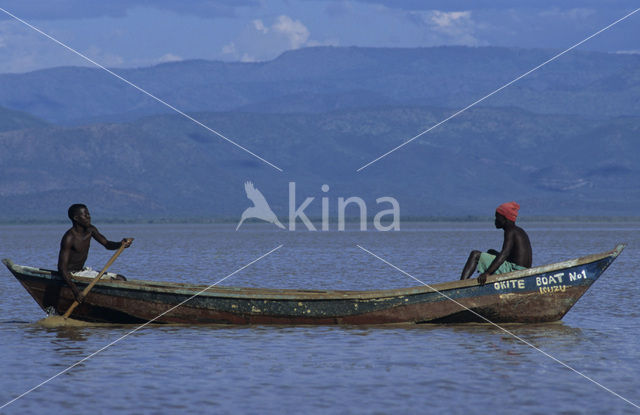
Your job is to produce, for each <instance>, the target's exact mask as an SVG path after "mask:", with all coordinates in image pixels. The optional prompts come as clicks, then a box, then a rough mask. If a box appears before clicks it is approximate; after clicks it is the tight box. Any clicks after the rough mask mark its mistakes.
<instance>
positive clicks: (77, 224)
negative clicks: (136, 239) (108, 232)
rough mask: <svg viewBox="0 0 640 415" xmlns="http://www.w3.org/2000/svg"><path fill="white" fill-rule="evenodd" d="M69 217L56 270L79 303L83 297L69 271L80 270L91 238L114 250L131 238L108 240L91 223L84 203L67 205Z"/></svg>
mask: <svg viewBox="0 0 640 415" xmlns="http://www.w3.org/2000/svg"><path fill="white" fill-rule="evenodd" d="M68 214H69V219H71V222H72V223H73V226H72V227H71V229H69V230H68V231H67V232H65V234H64V236H62V241H60V255H59V256H58V272H59V273H60V275H62V277H63V278H64V279H65V281H66V282H67V284H69V287H70V288H71V291H73V296H74V297H75V299H76V301H77V302H79V303H81V302H82V300H83V299H84V297H83V296H82V293H81V292H80V290H78V287H76V285H75V284H74V283H73V280H72V279H71V273H72V272H76V271H81V270H82V269H83V268H84V263H85V261H86V260H87V256H88V255H89V245H90V243H91V238H93V239H95V240H96V241H98V242H99V243H100V244H101V245H102V246H104V247H105V248H107V249H109V250H116V249H118V248H120V247H121V246H122V245H123V244H124V246H125V248H128V247H129V246H131V242H132V241H133V239H131V238H125V239H123V240H122V241H120V242H112V241H108V240H107V238H105V237H104V236H103V235H102V234H101V233H100V232H98V229H97V228H96V227H95V226H93V225H92V224H91V215H90V214H89V209H87V207H86V206H85V205H81V204H75V205H71V207H69V212H68Z"/></svg>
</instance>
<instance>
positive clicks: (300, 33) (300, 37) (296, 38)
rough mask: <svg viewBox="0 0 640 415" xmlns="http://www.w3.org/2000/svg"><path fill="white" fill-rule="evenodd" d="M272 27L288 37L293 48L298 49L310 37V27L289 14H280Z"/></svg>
mask: <svg viewBox="0 0 640 415" xmlns="http://www.w3.org/2000/svg"><path fill="white" fill-rule="evenodd" d="M272 29H273V30H274V31H275V32H276V33H279V34H281V35H283V36H285V37H287V38H288V39H289V43H290V45H291V48H292V49H298V48H299V47H301V46H303V45H304V44H305V42H306V41H307V39H309V29H307V27H306V26H305V25H303V24H302V22H301V21H300V20H293V19H291V18H290V17H288V16H279V17H278V20H277V21H276V23H275V24H274V25H273V26H272Z"/></svg>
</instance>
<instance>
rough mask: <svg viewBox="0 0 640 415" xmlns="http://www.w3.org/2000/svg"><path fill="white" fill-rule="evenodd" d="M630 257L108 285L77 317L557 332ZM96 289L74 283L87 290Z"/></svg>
mask: <svg viewBox="0 0 640 415" xmlns="http://www.w3.org/2000/svg"><path fill="white" fill-rule="evenodd" d="M622 249H623V246H622V245H619V246H618V247H616V249H614V250H612V251H609V252H606V253H603V254H598V255H591V256H588V257H584V258H580V259H575V260H571V261H566V262H563V263H558V264H552V265H547V266H543V267H537V268H532V269H527V270H523V271H516V272H513V273H509V274H503V275H497V276H496V275H494V276H490V277H489V279H488V280H487V283H486V284H484V285H479V284H478V283H477V281H476V280H475V279H473V280H465V281H455V282H450V283H444V284H435V285H433V286H421V287H412V288H406V289H396V290H381V291H314V290H273V289H257V288H240V287H213V288H210V289H208V290H206V291H204V292H201V293H200V294H198V293H199V292H200V291H202V290H203V289H204V288H206V287H205V286H199V285H191V284H176V283H159V282H151V281H136V280H132V281H100V282H98V284H96V286H95V287H94V288H93V289H92V290H91V292H90V293H89V294H88V295H87V298H86V299H85V301H84V302H83V303H82V304H80V305H79V306H78V307H77V308H76V309H75V310H74V311H73V313H72V315H71V317H72V318H75V319H79V320H84V321H92V322H107V323H125V324H130V323H131V324H135V323H145V322H147V321H150V320H154V323H178V324H285V325H290V324H323V325H329V324H398V323H411V324H419V323H465V322H483V321H491V322H494V323H540V322H550V321H557V320H560V319H561V318H562V317H563V316H564V315H565V314H566V313H567V312H568V311H569V309H571V307H572V306H573V305H574V304H575V302H576V301H577V300H578V299H579V298H580V297H581V296H582V295H583V294H584V293H585V292H586V291H587V289H588V288H589V287H590V286H591V285H592V284H593V283H594V282H595V281H596V280H597V279H598V278H599V277H600V275H601V274H602V272H604V270H605V269H606V268H607V267H608V266H609V265H610V264H611V263H612V262H613V260H614V259H615V258H616V257H617V256H618V255H619V253H620V252H621V251H622ZM3 262H4V263H5V265H6V266H7V267H8V268H9V270H10V271H11V272H12V273H13V275H14V276H15V277H16V278H17V279H18V281H20V283H21V284H22V285H23V287H24V288H25V289H26V290H27V291H28V292H29V294H31V296H32V297H33V298H34V299H35V300H36V302H37V303H38V304H39V305H40V307H42V309H43V310H45V311H46V310H51V309H54V310H55V311H56V312H57V313H58V314H63V313H64V312H65V311H66V310H67V308H68V307H69V306H70V305H71V303H72V302H73V295H72V292H71V290H70V289H69V287H68V286H67V285H66V283H65V282H64V280H63V279H62V278H61V277H60V276H59V275H57V273H56V272H54V271H49V270H43V269H39V268H31V267H24V266H20V265H15V264H13V262H11V261H10V260H3ZM89 282H90V280H89V279H83V278H76V284H77V285H78V287H79V288H80V289H83V288H84V287H85V286H86V285H87V284H88V283H89ZM195 294H198V295H195ZM194 295H195V297H194ZM191 297H193V298H191ZM185 301H186V302H185ZM183 302H184V303H183ZM181 303H183V304H181ZM179 304H181V305H179ZM177 305H179V306H178V307H176V306H177ZM174 307H175V308H174Z"/></svg>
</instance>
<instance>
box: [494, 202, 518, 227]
mask: <svg viewBox="0 0 640 415" xmlns="http://www.w3.org/2000/svg"><path fill="white" fill-rule="evenodd" d="M518 210H520V205H519V204H517V203H516V202H508V203H503V204H501V205H500V206H498V208H497V209H496V213H499V214H501V215H502V216H504V217H505V218H507V219H509V220H510V221H512V222H515V221H516V217H518Z"/></svg>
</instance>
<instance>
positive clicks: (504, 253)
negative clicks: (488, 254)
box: [478, 232, 514, 284]
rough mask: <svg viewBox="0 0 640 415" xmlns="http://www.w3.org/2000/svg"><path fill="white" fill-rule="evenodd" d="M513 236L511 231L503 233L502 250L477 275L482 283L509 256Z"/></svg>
mask: <svg viewBox="0 0 640 415" xmlns="http://www.w3.org/2000/svg"><path fill="white" fill-rule="evenodd" d="M513 243H514V237H513V232H505V233H504V242H503V243H502V250H501V251H500V252H499V253H498V255H496V257H495V259H494V260H493V261H492V262H491V265H489V268H487V270H486V271H485V272H483V273H482V274H480V276H479V277H478V282H479V283H480V284H484V283H485V282H486V281H487V277H488V276H489V275H492V274H493V273H494V272H496V271H497V270H498V268H500V266H501V265H502V264H503V263H504V261H506V260H507V258H509V255H510V254H511V250H512V249H513Z"/></svg>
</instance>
